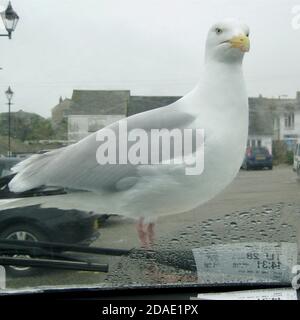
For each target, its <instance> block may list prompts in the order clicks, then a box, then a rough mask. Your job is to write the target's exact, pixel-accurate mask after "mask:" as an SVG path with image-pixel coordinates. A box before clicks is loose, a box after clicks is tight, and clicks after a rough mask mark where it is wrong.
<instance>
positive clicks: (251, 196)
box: [6, 165, 300, 289]
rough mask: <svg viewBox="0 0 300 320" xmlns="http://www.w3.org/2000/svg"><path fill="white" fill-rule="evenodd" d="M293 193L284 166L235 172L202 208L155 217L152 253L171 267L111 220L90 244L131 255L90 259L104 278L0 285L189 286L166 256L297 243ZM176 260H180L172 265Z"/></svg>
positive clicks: (54, 276) (298, 189)
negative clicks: (101, 266) (217, 247)
mask: <svg viewBox="0 0 300 320" xmlns="http://www.w3.org/2000/svg"><path fill="white" fill-rule="evenodd" d="M299 195H300V182H299V181H298V179H297V176H296V174H295V173H294V172H293V171H292V168H291V167H290V166H285V165H282V166H276V167H274V169H273V170H256V171H244V170H241V171H240V172H239V174H238V176H237V177H236V179H235V180H234V181H233V183H232V184H231V185H230V186H229V187H227V188H226V189H225V190H224V191H223V192H222V193H221V194H219V195H218V196H217V197H216V198H214V199H213V200H211V201H210V202H208V203H206V204H205V205H202V206H201V207H199V208H196V209H194V210H192V211H190V212H186V213H185V214H180V215H174V216H169V217H163V218H161V219H159V221H158V223H157V225H156V229H155V230H156V231H155V233H156V243H155V245H154V246H153V248H152V249H153V251H154V252H157V253H161V254H160V261H162V257H163V259H165V260H166V256H168V257H169V261H171V263H164V264H163V267H162V265H160V263H159V262H157V261H154V260H155V259H154V258H153V257H152V259H151V257H150V259H149V256H147V255H145V254H142V253H141V251H138V249H140V245H139V241H138V238H137V233H136V230H135V225H134V223H133V221H131V220H129V219H125V218H122V217H118V216H112V217H110V218H109V220H107V221H106V222H104V223H103V225H102V226H100V232H101V236H100V238H99V239H98V240H97V241H95V242H94V243H93V246H96V247H109V248H119V249H130V250H131V249H133V254H132V255H131V256H130V257H110V256H104V255H103V256H93V257H90V259H91V260H92V261H94V262H98V263H108V264H109V272H108V273H107V274H106V273H97V272H82V271H65V270H50V271H49V270H43V271H41V272H38V273H37V274H36V275H35V276H31V277H23V278H16V277H8V278H7V283H6V285H7V288H12V289H13V288H14V289H21V288H22V289H24V288H28V287H45V286H46V287H49V286H85V285H89V286H114V285H127V284H130V285H132V284H141V283H144V284H145V283H147V284H149V283H168V282H174V281H185V282H186V281H190V282H193V281H194V280H195V272H194V271H193V270H192V268H191V270H187V269H189V268H187V269H185V268H183V269H181V268H178V263H179V262H180V263H181V264H182V263H183V260H185V258H181V259H178V256H177V258H176V257H175V258H172V252H191V249H192V248H195V247H202V246H207V245H213V244H221V243H222V244H223V243H239V242H248V241H264V242H294V243H297V242H298V239H300V219H299V218H300V197H299ZM137 253H138V254H137ZM157 256H158V255H157ZM157 256H156V257H157ZM172 259H173V260H172ZM176 259H177V260H180V261H179V262H178V261H177V262H178V263H177V262H176ZM156 260H157V259H156ZM187 261H188V259H187ZM154 274H155V276H153V275H154Z"/></svg>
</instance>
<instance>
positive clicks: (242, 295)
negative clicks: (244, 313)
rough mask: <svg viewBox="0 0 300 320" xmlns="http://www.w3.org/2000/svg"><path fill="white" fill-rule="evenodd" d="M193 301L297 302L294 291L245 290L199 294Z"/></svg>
mask: <svg viewBox="0 0 300 320" xmlns="http://www.w3.org/2000/svg"><path fill="white" fill-rule="evenodd" d="M193 300H297V291H296V290H294V289H267V290H264V289H262V290H246V291H234V292H222V293H203V294H202V293H201V294H198V296H197V298H193Z"/></svg>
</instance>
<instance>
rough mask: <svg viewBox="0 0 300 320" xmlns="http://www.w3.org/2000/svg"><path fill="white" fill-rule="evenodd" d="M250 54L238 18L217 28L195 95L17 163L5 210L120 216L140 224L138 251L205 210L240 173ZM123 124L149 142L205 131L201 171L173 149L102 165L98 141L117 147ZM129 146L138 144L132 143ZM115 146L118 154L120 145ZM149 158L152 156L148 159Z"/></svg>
mask: <svg viewBox="0 0 300 320" xmlns="http://www.w3.org/2000/svg"><path fill="white" fill-rule="evenodd" d="M249 48H250V41H249V28H248V26H247V25H245V24H244V23H242V22H240V21H238V20H235V19H226V20H223V21H220V22H218V23H216V24H214V25H213V26H212V27H211V28H210V29H209V31H208V35H207V40H206V50H205V59H204V60H205V61H204V71H203V75H202V78H201V80H200V81H199V83H198V84H197V85H196V87H195V88H194V89H193V90H192V91H191V92H189V93H188V94H186V95H185V96H184V97H182V98H181V99H179V100H177V101H176V102H174V103H172V104H170V105H167V106H164V107H161V108H158V109H153V110H150V111H146V112H143V113H139V114H136V115H133V116H131V117H128V118H126V119H122V120H120V121H118V122H115V123H113V124H111V125H109V126H107V127H105V128H103V129H100V130H99V131H97V132H95V133H92V134H90V135H89V136H87V137H86V138H84V139H82V140H80V141H79V142H77V143H75V144H72V145H69V146H67V147H64V148H61V149H57V150H53V151H50V152H47V153H44V154H36V155H33V156H31V157H30V158H28V159H26V160H24V161H22V162H20V163H19V164H17V165H16V166H15V167H14V168H13V175H11V177H10V178H9V179H8V180H7V179H6V182H5V184H2V185H1V181H0V189H1V187H2V189H6V190H7V192H8V193H9V194H10V195H12V196H10V199H6V200H2V201H0V210H4V209H8V208H16V207H25V206H29V205H40V206H41V207H42V208H60V209H65V210H68V209H79V210H84V211H94V212H98V213H111V214H118V215H121V216H125V217H129V218H132V219H134V220H135V221H136V229H137V233H138V237H139V239H140V242H141V245H142V246H144V247H147V246H149V244H151V243H153V241H154V224H155V222H156V221H157V219H158V218H159V217H160V216H166V215H172V214H181V213H184V212H187V211H189V210H191V209H194V208H196V207H198V206H200V205H201V204H203V203H205V202H207V201H209V200H211V199H212V198H214V197H215V196H216V195H217V194H218V193H219V192H221V191H222V190H223V189H224V188H225V187H226V186H227V185H229V184H230V183H231V182H232V180H233V179H234V178H235V176H236V175H237V173H238V171H239V168H240V165H241V163H242V160H243V156H244V152H245V149H246V142H247V136H248V98H247V93H246V87H245V83H244V78H243V70H242V62H243V57H244V54H245V53H246V52H247V51H249ZM125 122H126V123H125ZM125 124H126V130H127V131H126V132H127V133H130V132H132V131H134V130H136V129H138V130H142V131H143V132H144V133H145V134H146V135H149V136H150V134H152V132H156V135H157V134H159V132H160V130H162V129H165V130H169V132H170V131H172V130H175V129H176V130H179V131H180V132H184V130H187V129H190V130H197V129H201V130H203V131H201V132H204V137H203V140H202V144H199V145H194V144H193V147H192V149H191V151H190V153H189V154H188V157H190V158H193V159H194V160H195V159H197V156H198V155H201V154H202V155H203V170H201V172H200V173H199V174H187V170H186V169H187V168H188V167H189V166H190V165H191V163H187V162H184V161H182V162H181V163H180V162H176V163H175V161H174V160H175V158H176V155H175V152H174V147H173V148H171V149H172V152H171V153H170V154H169V155H168V154H167V155H166V156H160V157H159V161H158V162H156V163H151V161H150V162H149V163H146V164H145V163H142V162H140V163H129V162H128V163H101V161H100V163H99V160H98V158H97V153H98V152H99V150H100V149H99V148H101V147H103V146H104V145H105V144H106V146H108V147H110V145H109V143H112V142H108V141H109V140H107V139H106V140H101V139H100V140H99V137H101V136H103V135H104V133H106V132H108V130H109V132H110V133H113V134H115V136H116V137H117V138H116V140H117V142H120V140H121V139H122V137H121V136H120V135H118V134H119V133H120V130H121V129H120V128H121V125H123V127H125V126H124V125H125ZM193 132H194V131H193ZM154 136H155V134H154ZM192 136H193V137H194V136H195V135H194V133H193V135H192ZM151 137H152V136H151ZM111 141H113V140H111ZM115 142H116V141H114V143H115ZM128 143H129V145H130V146H131V147H132V146H133V142H132V141H131V142H128ZM115 145H116V149H117V150H116V153H117V154H120V153H121V150H120V149H121V147H120V146H122V145H123V144H118V143H117V144H115ZM115 145H114V147H115ZM200 149H201V150H202V151H203V153H201V152H200V153H199V150H200ZM201 150H200V151H201ZM146 151H149V148H148V149H147V148H146ZM150 156H151V152H149V154H148V155H147V156H146V158H147V157H148V160H149V158H150ZM126 159H127V160H128V157H127V158H126ZM171 160H172V161H171ZM30 195H35V196H34V197H30ZM36 195H38V196H36Z"/></svg>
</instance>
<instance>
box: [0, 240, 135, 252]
mask: <svg viewBox="0 0 300 320" xmlns="http://www.w3.org/2000/svg"><path fill="white" fill-rule="evenodd" d="M29 247H30V248H41V249H50V250H52V251H72V252H80V253H92V254H102V255H110V256H122V255H128V254H129V253H130V252H131V251H132V250H125V249H112V248H98V247H86V246H79V245H73V244H65V243H56V242H43V241H24V240H2V239H1V240H0V248H1V249H4V250H5V249H22V248H29Z"/></svg>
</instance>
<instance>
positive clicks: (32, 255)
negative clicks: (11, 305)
mask: <svg viewBox="0 0 300 320" xmlns="http://www.w3.org/2000/svg"><path fill="white" fill-rule="evenodd" d="M1 5H3V12H2V14H1V17H2V19H4V22H3V23H4V26H5V25H6V26H7V24H5V23H7V22H8V21H7V20H5V17H6V18H7V14H9V18H10V19H8V20H10V22H11V23H13V28H6V29H3V32H4V33H5V32H7V34H6V36H3V37H0V41H1V42H2V47H1V57H2V60H1V67H3V70H1V83H2V85H1V90H2V91H1V92H0V102H1V110H0V155H1V157H0V247H1V253H0V287H1V283H2V282H3V283H4V285H3V286H2V287H3V290H6V291H7V292H9V290H16V291H19V290H22V289H24V288H27V289H28V288H29V289H38V288H43V290H44V289H45V288H46V289H49V288H66V287H72V288H74V287H75V288H79V287H80V288H87V287H97V288H128V287H130V288H131V287H136V286H137V287H139V286H140V287H142V286H148V285H150V286H156V287H159V286H167V285H178V286H186V285H195V286H197V285H199V284H206V285H208V286H211V287H213V286H215V285H216V284H218V285H228V284H233V283H235V284H240V285H245V284H249V283H251V284H263V285H265V286H267V285H273V286H275V285H278V286H284V285H287V286H292V287H294V288H296V287H297V286H298V283H297V272H298V271H299V268H298V267H299V248H298V243H299V236H300V219H299V216H300V200H299V187H300V185H299V178H300V172H298V171H299V168H297V165H296V162H295V163H294V157H295V156H300V148H299V143H298V142H299V138H300V111H299V110H300V108H299V106H300V87H299V81H298V79H299V74H300V64H299V54H300V41H299V40H300V24H299V21H300V19H299V14H297V12H298V11H299V10H298V9H297V6H296V7H295V4H294V3H292V2H291V1H279V0H274V1H272V4H271V2H270V1H269V0H264V1H258V0H253V1H251V2H250V1H249V2H247V3H246V2H243V3H242V2H240V3H238V2H237V1H234V0H226V1H221V0H220V1H217V0H214V1H200V0H186V1H180V0H165V1H160V2H159V1H145V0H143V1H140V0H139V1H138V0H131V1H121V0H114V1H99V2H97V1H93V0H86V1H77V0H74V1H72V2H71V1H67V0H51V1H50V0H44V1H43V2H41V3H40V2H38V1H34V0H27V1H26V5H25V3H23V2H21V1H18V0H15V1H11V3H10V4H9V5H8V7H7V4H6V3H5V2H4V1H3V3H1V2H0V6H1ZM216 8H218V9H219V10H217V11H216ZM295 8H296V9H297V10H296V9H295ZM7 10H8V11H7ZM7 12H8V13H7ZM226 16H230V17H233V18H232V19H224V17H226ZM79 17H80V19H78V18H79ZM41 25H42V27H41ZM3 28H4V27H3ZM272 35H276V36H274V37H273V36H272ZM21 57H22V58H21ZM294 150H295V151H294ZM295 270H296V271H295ZM1 277H2V278H1ZM3 279H4V280H3ZM2 280H3V281H2ZM1 281H2V282H1ZM4 287H5V288H4ZM46 289H45V290H46Z"/></svg>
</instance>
